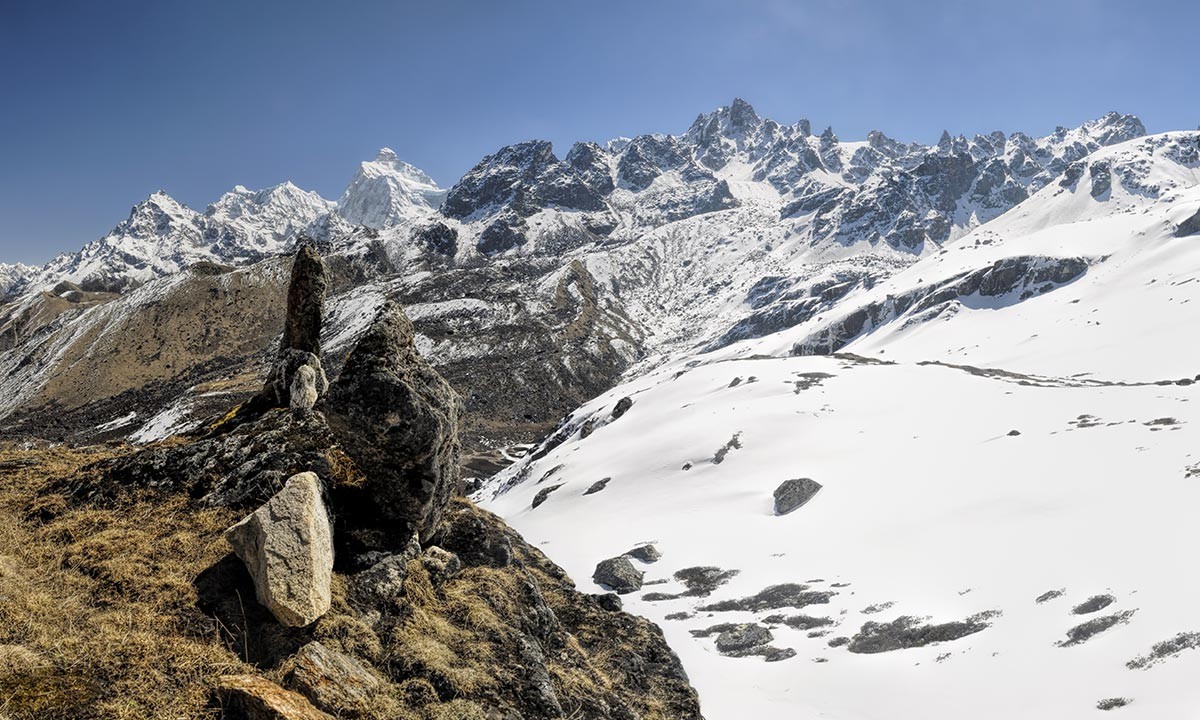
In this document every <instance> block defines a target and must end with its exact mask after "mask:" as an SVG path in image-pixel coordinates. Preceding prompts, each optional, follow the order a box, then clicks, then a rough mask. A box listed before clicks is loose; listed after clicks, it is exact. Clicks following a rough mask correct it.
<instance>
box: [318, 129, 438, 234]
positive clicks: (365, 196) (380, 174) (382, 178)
mask: <svg viewBox="0 0 1200 720" xmlns="http://www.w3.org/2000/svg"><path fill="white" fill-rule="evenodd" d="M445 195H446V191H445V190H442V189H441V188H439V187H438V186H437V183H436V182H434V181H433V178H431V177H429V176H428V175H427V174H425V173H424V172H423V171H421V170H420V169H419V168H416V167H414V166H412V165H410V164H408V163H406V162H404V161H403V160H401V159H400V158H399V157H398V156H397V155H396V152H395V151H394V150H392V149H391V148H386V147H385V148H381V149H380V150H379V152H378V153H376V155H375V159H374V160H369V161H366V162H363V163H362V164H361V165H359V168H358V172H357V173H355V175H354V178H353V179H352V180H351V181H350V184H349V185H348V186H347V187H346V191H345V192H344V193H342V198H341V200H339V201H338V213H339V214H340V215H341V216H342V217H343V218H345V219H346V221H347V222H349V223H350V224H352V225H365V226H367V227H370V228H376V229H378V228H384V227H389V226H392V225H399V224H402V223H405V222H408V221H411V220H412V219H413V218H415V217H418V216H421V215H423V214H425V213H427V212H428V211H429V210H432V209H434V208H437V207H438V206H439V205H441V203H442V199H443V198H444V197H445Z"/></svg>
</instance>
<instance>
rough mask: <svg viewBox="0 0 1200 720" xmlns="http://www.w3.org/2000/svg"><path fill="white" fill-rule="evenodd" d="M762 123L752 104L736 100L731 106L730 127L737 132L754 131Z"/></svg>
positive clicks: (739, 99)
mask: <svg viewBox="0 0 1200 720" xmlns="http://www.w3.org/2000/svg"><path fill="white" fill-rule="evenodd" d="M761 123H762V119H761V118H759V117H758V113H756V112H754V108H753V107H751V106H750V103H748V102H746V101H745V100H743V99H741V98H734V99H733V103H732V104H731V105H730V106H729V127H730V128H733V129H735V130H743V131H745V130H752V129H754V128H756V127H758V126H759V125H760V124H761Z"/></svg>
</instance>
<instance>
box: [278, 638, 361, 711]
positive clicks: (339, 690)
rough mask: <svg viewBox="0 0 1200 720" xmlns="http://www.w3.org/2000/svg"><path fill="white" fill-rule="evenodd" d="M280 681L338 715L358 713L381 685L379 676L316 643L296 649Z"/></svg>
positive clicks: (325, 709)
mask: <svg viewBox="0 0 1200 720" xmlns="http://www.w3.org/2000/svg"><path fill="white" fill-rule="evenodd" d="M283 683H284V685H286V686H287V687H288V688H290V689H292V690H295V691H296V692H299V693H301V694H302V695H304V696H305V697H307V698H308V699H309V700H311V701H312V703H313V704H314V705H316V706H317V707H318V708H320V709H321V710H324V711H326V712H328V713H332V714H333V715H336V716H338V717H342V716H345V715H358V714H361V713H362V712H363V711H365V710H366V709H367V708H368V706H369V705H370V702H371V699H372V696H374V695H375V693H377V692H378V691H379V689H380V687H381V683H380V681H379V679H378V678H377V677H375V676H374V675H372V674H371V671H370V670H368V669H367V668H366V667H365V666H364V665H363V664H362V663H360V662H359V661H358V660H356V659H354V658H352V657H350V656H349V655H346V654H344V653H340V652H338V651H336V650H331V649H329V648H327V647H325V646H324V645H322V644H321V643H319V642H310V643H309V644H307V645H305V646H304V647H302V648H300V650H299V652H297V653H296V656H295V657H293V658H292V660H291V667H290V668H289V670H288V671H287V674H286V675H285V676H284V680H283Z"/></svg>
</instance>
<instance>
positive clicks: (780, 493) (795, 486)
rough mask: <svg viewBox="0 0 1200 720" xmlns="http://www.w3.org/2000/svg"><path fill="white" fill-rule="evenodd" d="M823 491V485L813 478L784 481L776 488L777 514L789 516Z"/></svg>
mask: <svg viewBox="0 0 1200 720" xmlns="http://www.w3.org/2000/svg"><path fill="white" fill-rule="evenodd" d="M820 489H821V483H819V482H817V481H816V480H813V479H811V478H798V479H794V480H784V481H783V482H782V483H781V484H780V485H779V487H777V488H775V514H776V515H787V514H788V513H790V512H791V511H793V510H795V509H796V508H798V507H800V506H801V505H803V504H804V503H806V502H808V501H809V500H812V499H813V496H814V495H816V494H817V492H818V491H819V490H820Z"/></svg>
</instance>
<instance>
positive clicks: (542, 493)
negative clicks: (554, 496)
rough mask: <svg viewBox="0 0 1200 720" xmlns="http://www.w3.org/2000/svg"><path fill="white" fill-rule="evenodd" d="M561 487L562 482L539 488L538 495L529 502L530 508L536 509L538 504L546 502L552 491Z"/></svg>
mask: <svg viewBox="0 0 1200 720" xmlns="http://www.w3.org/2000/svg"><path fill="white" fill-rule="evenodd" d="M560 487H562V484H561V483H560V484H558V485H551V486H550V487H545V488H542V489H541V490H538V492H537V495H534V496H533V502H531V503H530V504H529V507H530V509H534V508H536V507H537V506H538V505H541V504H542V503H544V502H546V500H547V499H548V498H549V497H550V493H552V492H554V491H555V490H557V489H559V488H560Z"/></svg>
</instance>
